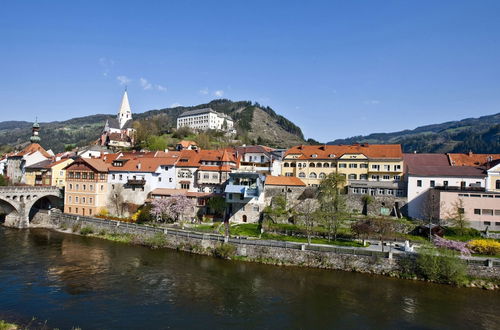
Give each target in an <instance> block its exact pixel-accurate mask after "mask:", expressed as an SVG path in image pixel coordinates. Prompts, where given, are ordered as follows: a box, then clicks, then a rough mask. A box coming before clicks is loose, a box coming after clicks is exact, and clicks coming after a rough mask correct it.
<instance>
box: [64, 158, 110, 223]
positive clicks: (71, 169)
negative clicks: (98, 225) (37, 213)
mask: <svg viewBox="0 0 500 330" xmlns="http://www.w3.org/2000/svg"><path fill="white" fill-rule="evenodd" d="M64 169H65V171H66V185H65V196H64V197H65V201H64V212H65V213H69V214H75V215H83V216H93V215H97V214H99V212H101V210H103V209H107V207H108V198H107V192H108V183H107V182H108V165H107V164H106V163H105V162H104V161H103V160H102V159H94V158H88V159H86V158H78V159H76V160H75V161H74V162H73V163H71V164H69V165H67V166H66V167H65V168H64Z"/></svg>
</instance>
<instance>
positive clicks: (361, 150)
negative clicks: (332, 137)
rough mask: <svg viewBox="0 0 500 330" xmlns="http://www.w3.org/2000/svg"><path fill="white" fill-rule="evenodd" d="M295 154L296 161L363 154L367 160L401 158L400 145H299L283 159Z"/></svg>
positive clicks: (291, 149)
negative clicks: (296, 156)
mask: <svg viewBox="0 0 500 330" xmlns="http://www.w3.org/2000/svg"><path fill="white" fill-rule="evenodd" d="M297 154H299V155H300V156H299V157H298V158H297V159H338V158H340V157H341V156H342V155H344V154H363V155H365V156H366V157H368V158H391V159H402V158H403V152H402V151H401V145H400V144H353V145H315V146H305V145H301V146H295V147H292V148H290V149H288V151H287V152H286V153H285V157H286V156H288V155H297ZM313 155H316V157H313Z"/></svg>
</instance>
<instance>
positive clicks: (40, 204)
mask: <svg viewBox="0 0 500 330" xmlns="http://www.w3.org/2000/svg"><path fill="white" fill-rule="evenodd" d="M62 206H63V200H62V198H61V197H60V196H58V195H55V194H52V193H50V194H42V195H39V196H36V198H33V199H32V200H30V202H29V203H27V204H26V212H27V214H26V215H27V217H28V221H30V222H31V221H32V220H33V219H34V218H35V217H36V216H37V213H39V212H40V211H41V210H43V211H49V210H51V209H53V208H58V209H61V210H62ZM42 213H43V212H42ZM45 213H47V212H45Z"/></svg>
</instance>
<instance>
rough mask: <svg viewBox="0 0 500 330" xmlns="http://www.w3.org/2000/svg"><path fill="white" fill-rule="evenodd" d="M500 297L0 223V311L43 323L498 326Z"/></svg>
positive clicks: (10, 318) (14, 319)
mask: <svg viewBox="0 0 500 330" xmlns="http://www.w3.org/2000/svg"><path fill="white" fill-rule="evenodd" d="M499 302H500V294H499V292H498V291H487V290H473V289H466V288H455V287H451V286H446V285H439V284H432V283H425V282H418V281H407V280H400V279H394V278H388V277H383V276H376V275H366V274H357V273H348V272H341V271H333V270H321V269H309V268H299V267H276V266H269V265H262V264H258V263H247V262H241V261H227V260H220V259H216V258H212V257H207V256H201V255H196V254H188V253H184V252H178V251H175V250H169V249H158V250H151V249H148V248H145V247H140V246H133V245H127V244H122V243H116V242H111V241H107V240H102V239H98V238H92V237H84V236H77V235H67V234H63V233H59V232H54V231H49V230H46V229H29V230H17V229H9V228H4V227H0V320H5V321H7V322H11V323H16V324H20V325H30V326H32V327H35V328H36V327H38V326H40V325H43V326H46V327H47V328H60V329H68V328H69V329H71V328H72V327H75V328H76V327H79V328H82V329H96V328H97V329H127V328H128V329H130V328H140V329H162V328H181V327H189V328H207V327H210V328H212V327H217V328H376V329H380V328H385V329H402V328H413V329H416V328H425V329H438V328H439V329H471V328H473V329H497V328H498V324H500V314H499V313H498V308H499ZM33 318H35V319H36V320H35V321H33V320H32V319H33Z"/></svg>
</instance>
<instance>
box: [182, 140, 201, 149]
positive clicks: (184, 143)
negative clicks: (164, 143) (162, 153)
mask: <svg viewBox="0 0 500 330" xmlns="http://www.w3.org/2000/svg"><path fill="white" fill-rule="evenodd" d="M177 144H180V145H181V147H183V148H189V146H197V145H198V144H197V143H196V142H194V141H189V140H182V141H179V143H177Z"/></svg>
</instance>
